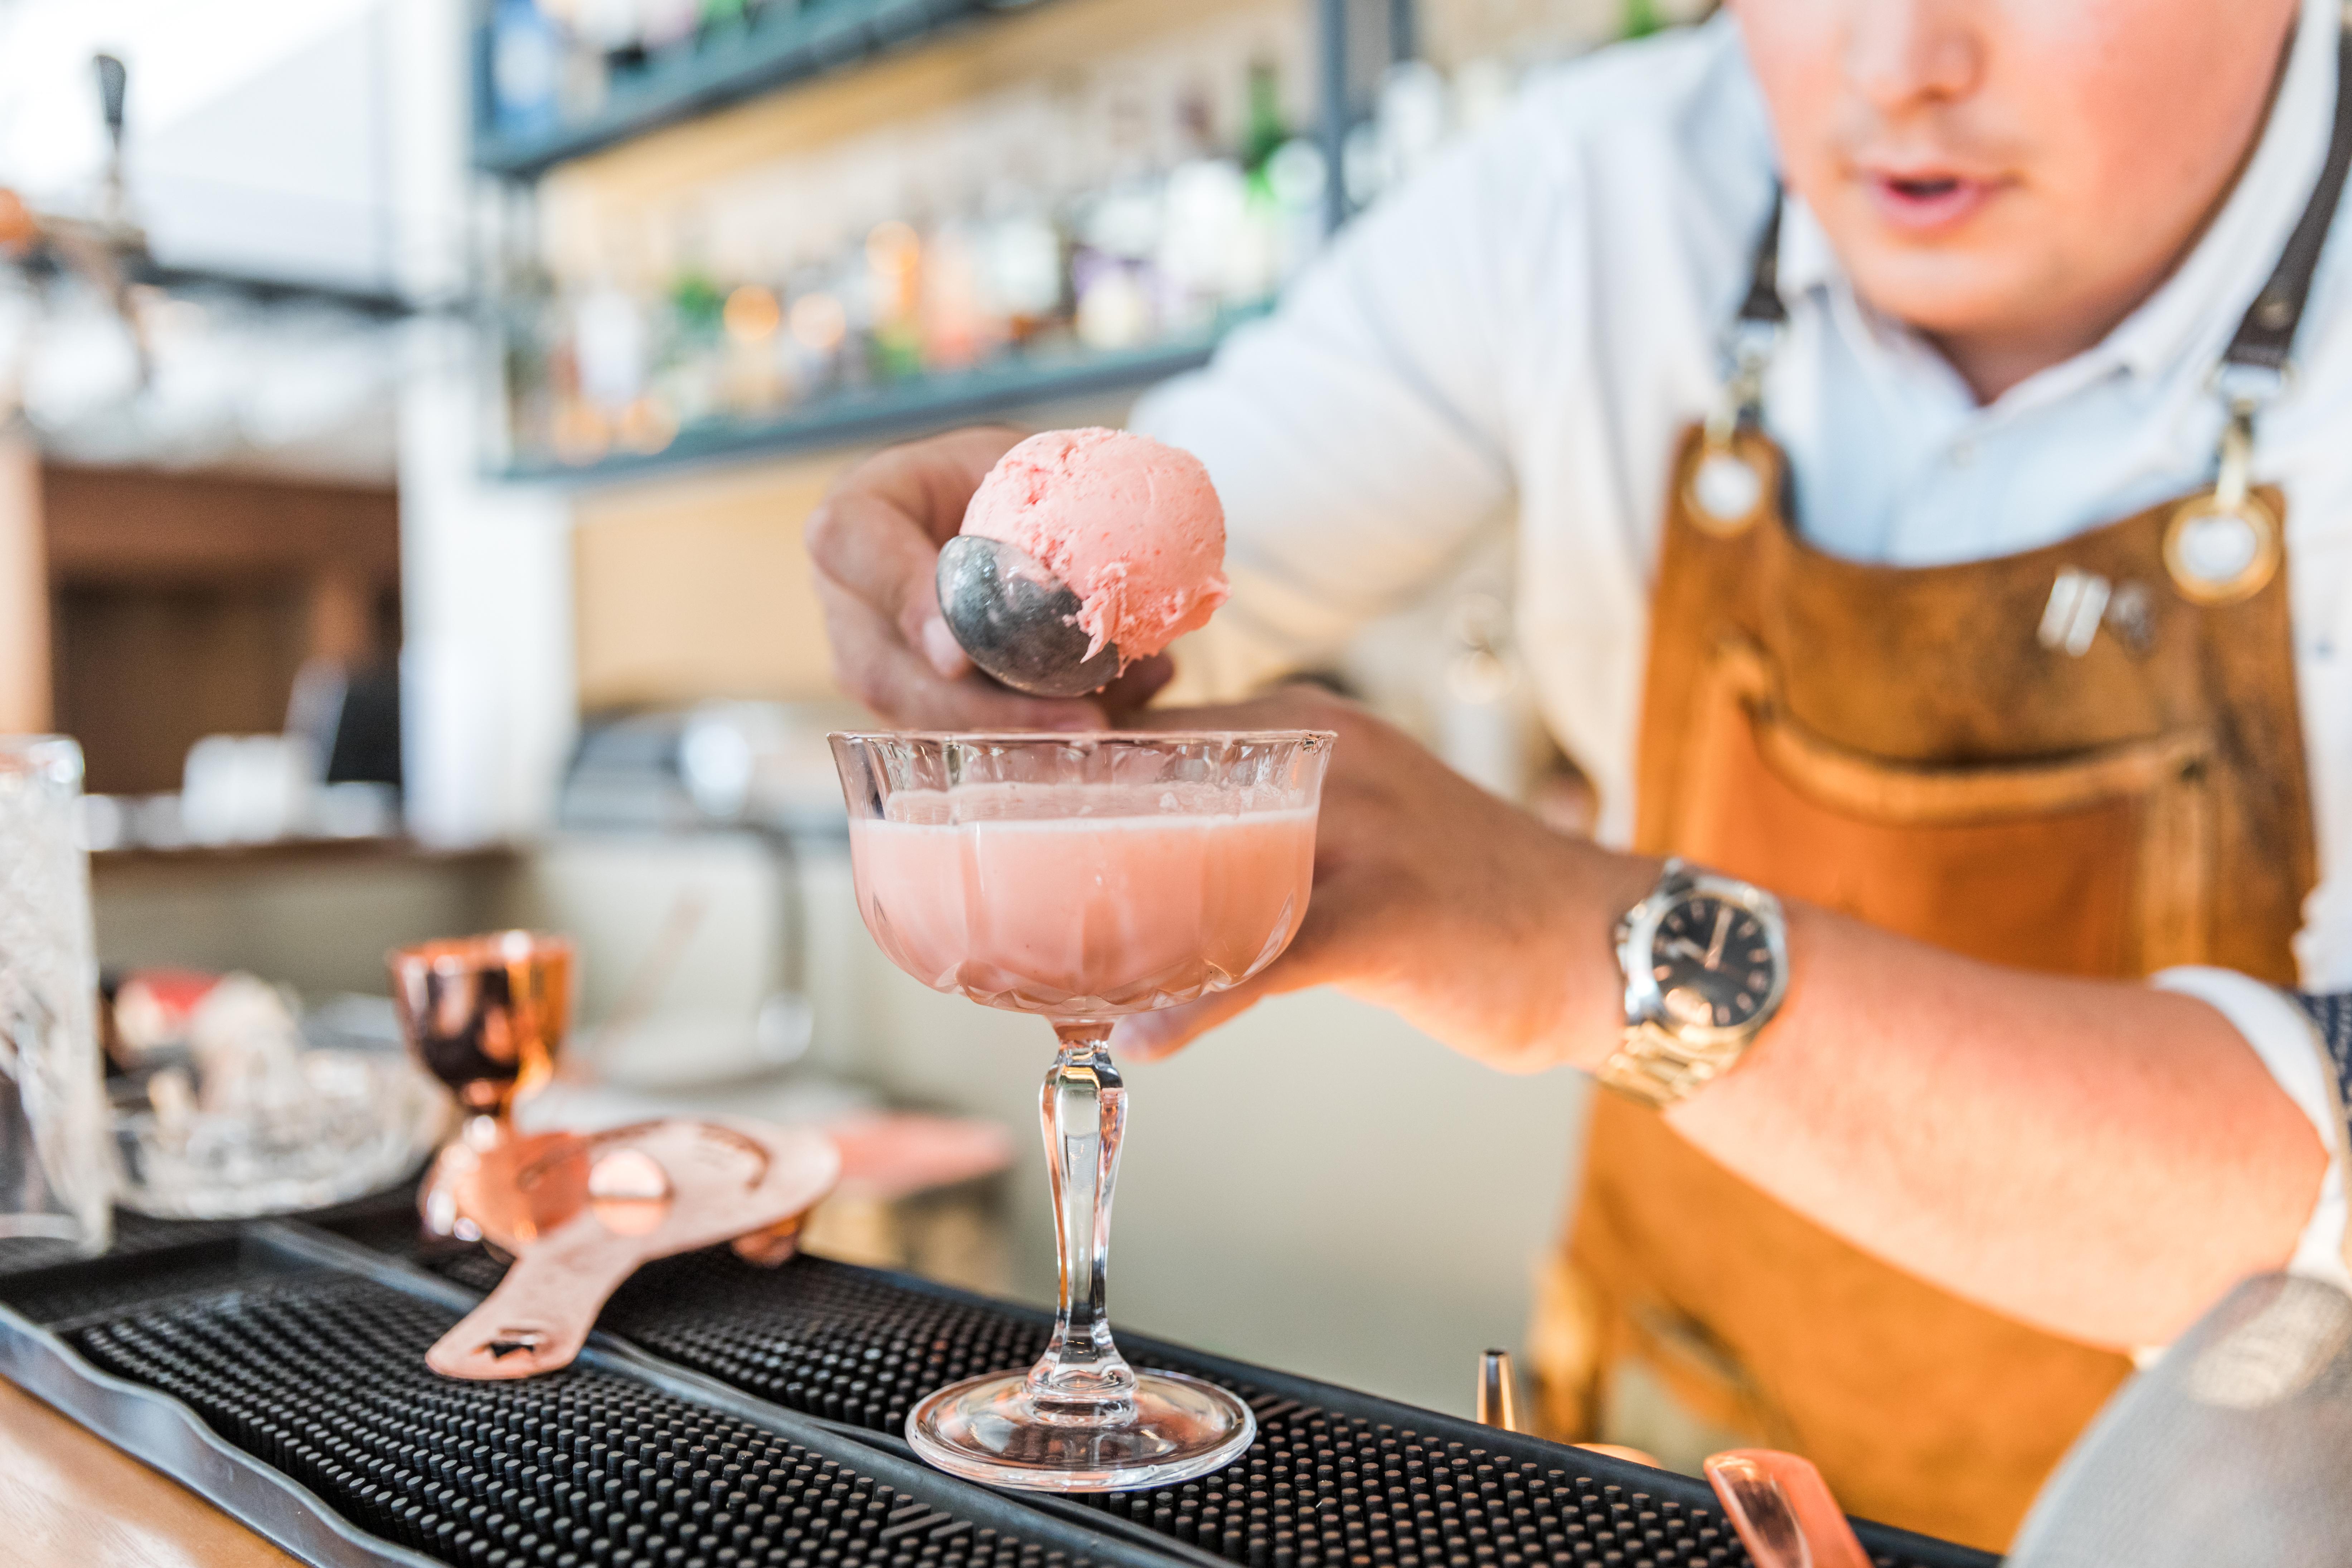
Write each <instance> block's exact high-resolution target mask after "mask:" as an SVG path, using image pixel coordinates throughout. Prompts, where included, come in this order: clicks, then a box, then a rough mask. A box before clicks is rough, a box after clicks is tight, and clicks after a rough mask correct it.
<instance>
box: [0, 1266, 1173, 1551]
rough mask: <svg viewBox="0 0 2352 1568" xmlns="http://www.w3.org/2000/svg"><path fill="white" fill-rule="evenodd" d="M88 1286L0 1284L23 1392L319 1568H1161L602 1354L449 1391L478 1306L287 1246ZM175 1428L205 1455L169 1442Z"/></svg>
mask: <svg viewBox="0 0 2352 1568" xmlns="http://www.w3.org/2000/svg"><path fill="white" fill-rule="evenodd" d="M132 1264H136V1265H137V1267H136V1268H131V1267H128V1266H129V1265H132ZM75 1267H79V1268H81V1269H82V1270H84V1271H85V1272H106V1273H108V1278H107V1279H104V1280H102V1281H100V1282H97V1283H96V1284H95V1285H93V1286H92V1287H91V1288H89V1289H82V1290H81V1291H79V1293H76V1292H74V1291H71V1290H68V1289H65V1288H64V1286H65V1285H66V1283H67V1280H66V1279H64V1278H63V1277H64V1276H66V1275H68V1274H70V1273H71V1272H72V1271H73V1268H63V1269H50V1270H44V1271H41V1274H40V1275H32V1274H24V1275H19V1276H16V1277H14V1278H11V1279H5V1280H4V1281H0V1302H5V1306H6V1308H7V1310H6V1311H5V1313H0V1357H5V1371H6V1372H7V1374H8V1375H9V1376H11V1377H12V1378H15V1379H16V1380H17V1381H19V1382H21V1383H24V1384H26V1386H28V1387H31V1388H33V1389H34V1391H35V1392H36V1393H38V1394H42V1396H43V1397H46V1398H50V1399H51V1400H52V1401H53V1402H54V1403H58V1404H60V1405H62V1406H63V1407H66V1408H68V1410H69V1412H70V1413H72V1414H75V1415H78V1416H79V1417H81V1418H82V1419H84V1420H86V1421H88V1422H89V1424H90V1425H92V1426H96V1427H98V1428H99V1429H100V1430H101V1431H102V1432H104V1433H106V1435H108V1436H110V1437H113V1438H114V1439H115V1440H116V1441H118V1442H121V1443H122V1444H123V1445H124V1446H125V1447H130V1448H131V1450H132V1451H133V1452H135V1453H139V1454H140V1455H141V1456H142V1458H149V1459H150V1460H151V1462H155V1463H158V1464H159V1465H160V1466H161V1467H162V1468H165V1469H166V1470H167V1471H169V1472H170V1473H172V1474H174V1475H176V1476H178V1477H179V1478H180V1479H183V1480H184V1481H187V1482H188V1483H189V1484H190V1485H192V1486H194V1487H195V1488H196V1489H198V1490H200V1491H202V1492H204V1493H205V1495H207V1496H209V1497H212V1498H213V1499H214V1500H215V1501H218V1502H220V1503H222V1504H223V1506H225V1507H226V1508H228V1509H229V1510H230V1511H231V1512H233V1513H236V1514H237V1515H238V1516H239V1517H241V1518H244V1519H246V1520H247V1521H248V1522H251V1523H253V1524H255V1525H256V1527H257V1528H260V1529H262V1530H264V1531H265V1532H266V1533H268V1534H270V1535H271V1536H272V1537H273V1538H274V1539H277V1540H278V1541H279V1542H281V1544H285V1545H287V1546H289V1549H290V1550H294V1551H296V1552H298V1553H299V1554H301V1555H303V1556H305V1557H307V1558H308V1559H309V1560H310V1561H311V1562H314V1563H336V1564H341V1563H397V1564H431V1563H449V1564H459V1565H469V1568H470V1565H475V1564H480V1565H483V1568H524V1565H528V1564H547V1565H551V1568H587V1565H592V1564H599V1565H609V1568H721V1565H738V1564H740V1565H743V1568H1080V1565H1081V1564H1085V1565H1087V1568H1096V1565H1100V1568H1155V1565H1157V1564H1159V1563H1160V1557H1159V1554H1158V1553H1156V1552H1149V1551H1143V1550H1139V1549H1138V1547H1136V1546H1135V1545H1134V1544H1133V1543H1132V1542H1125V1541H1121V1540H1119V1539H1118V1538H1117V1537H1116V1536H1107V1535H1106V1534H1105V1532H1103V1531H1096V1530H1090V1529H1087V1528H1083V1527H1081V1526H1079V1525H1076V1524H1073V1523H1072V1522H1070V1521H1067V1520H1065V1519H1059V1518H1055V1517H1054V1516H1052V1515H1051V1514H1049V1513H1044V1512H1040V1511H1037V1510H1031V1509H1027V1508H1024V1507H1021V1506H1019V1505H1017V1504H1015V1503H1012V1502H1009V1501H1007V1500H1005V1499H1003V1497H1001V1496H999V1495H998V1494H995V1493H992V1492H989V1491H986V1490H984V1489H981V1488H977V1487H972V1486H970V1485H967V1484H966V1483H963V1482H961V1481H958V1480H955V1479H952V1478H950V1477H945V1476H941V1475H940V1474H938V1473H937V1472H935V1471H931V1470H929V1469H927V1468H923V1467H921V1466H919V1465H917V1464H914V1463H913V1462H911V1461H910V1460H908V1459H905V1458H899V1457H898V1456H895V1455H893V1454H890V1453H888V1452H887V1451H882V1450H877V1449H876V1448H874V1447H870V1446H868V1445H865V1444H860V1443H857V1442H855V1441H852V1440H851V1439H849V1438H847V1437H845V1436H843V1435H842V1434H840V1433H839V1432H838V1431H836V1430H835V1429H833V1428H831V1427H829V1426H824V1425H823V1424H821V1423H817V1422H813V1421H809V1420H807V1419H805V1418H803V1417H800V1416H795V1415H790V1414H788V1413H786V1412H783V1411H781V1410H778V1409H776V1408H775V1407H774V1406H772V1405H765V1404H763V1403H761V1402H760V1401H756V1400H751V1399H747V1398H744V1397H742V1396H741V1395H740V1394H734V1393H733V1392H731V1391H730V1390H727V1389H724V1388H721V1387H719V1385H717V1384H706V1383H704V1382H703V1380H699V1379H696V1378H693V1377H692V1376H691V1375H690V1374H683V1373H673V1372H667V1371H665V1370H664V1369H661V1368H658V1367H654V1366H650V1365H647V1364H643V1363H641V1362H640V1360H639V1359H638V1358H635V1357H632V1356H629V1355H626V1354H615V1353H614V1352H609V1351H600V1350H596V1349H592V1350H591V1351H590V1352H588V1353H587V1354H585V1355H583V1357H582V1359H581V1361H580V1362H579V1363H576V1364H575V1365H573V1366H572V1367H571V1368H568V1369H566V1370H565V1371H563V1372H561V1373H554V1374H551V1375H549V1376H545V1377H540V1378H534V1379H530V1380H529V1381H524V1382H512V1383H468V1382H457V1381H452V1380H448V1379H444V1378H441V1377H439V1376H436V1374H434V1373H432V1372H430V1371H429V1370H427V1369H426V1367H425V1362H424V1354H425V1347H426V1346H428V1345H429V1344H431V1343H432V1342H433V1341H434V1340H435V1339H436V1338H438V1337H439V1335H440V1334H441V1333H442V1332H443V1331H445V1330H446V1329H447V1327H448V1326H449V1325H450V1323H452V1322H453V1321H456V1319H457V1316H458V1314H459V1311H460V1310H461V1309H462V1307H463V1306H464V1304H465V1302H466V1297H465V1295H464V1293H463V1292H462V1291H457V1290H453V1289H449V1288H447V1287H446V1286H442V1285H439V1283H438V1282H436V1281H430V1280H425V1281H422V1282H421V1283H420V1282H418V1281H414V1280H408V1279H403V1278H401V1276H400V1271H399V1270H397V1269H396V1268H393V1267H392V1266H389V1265H383V1266H377V1267H376V1268H375V1271H374V1272H373V1273H366V1272H352V1271H351V1266H348V1265H345V1264H343V1263H341V1261H340V1260H339V1259H337V1258H335V1257H333V1256H332V1255H331V1253H322V1251H321V1250H320V1248H318V1247H316V1246H314V1245H313V1246H308V1247H306V1245H305V1244H304V1241H303V1238H302V1237H300V1236H299V1235H296V1234H294V1233H290V1232H281V1233H279V1239H277V1240H273V1237H272V1234H271V1231H270V1228H269V1227H257V1229H256V1230H255V1231H253V1232H251V1233H248V1234H247V1237H244V1238H242V1239H239V1238H221V1237H211V1236H204V1237H197V1238H194V1239H192V1240H189V1241H187V1242H185V1243H183V1244H179V1245H176V1246H171V1247H156V1248H152V1249H150V1250H148V1251H146V1252H145V1253H143V1254H142V1255H140V1256H139V1257H138V1258H134V1259H115V1260H100V1263H99V1265H97V1266H91V1265H81V1266H75ZM361 1267H368V1266H366V1265H362V1266H361ZM436 1295H437V1297H438V1298H439V1299H436ZM158 1395H160V1396H163V1397H162V1398H158V1397H157V1396H158ZM189 1413H193V1415H194V1423H186V1422H185V1421H184V1417H185V1416H186V1415H188V1414H189ZM173 1417H180V1418H182V1420H183V1423H184V1424H185V1425H188V1426H191V1427H192V1428H193V1427H194V1425H195V1424H197V1423H200V1424H201V1426H202V1428H203V1433H202V1434H199V1435H200V1436H204V1435H208V1436H209V1437H210V1438H211V1439H212V1441H210V1442H209V1443H208V1444H202V1445H197V1444H192V1443H189V1442H187V1441H184V1440H178V1439H175V1438H174V1436H173V1434H172V1433H170V1432H168V1431H166V1430H165V1428H167V1427H168V1426H170V1425H171V1419H172V1418H173ZM251 1461H258V1464H254V1463H251ZM306 1508H307V1509H308V1510H310V1512H313V1513H318V1514H322V1515H325V1516H328V1517H327V1518H326V1519H325V1520H324V1521H323V1523H322V1521H321V1520H320V1519H314V1518H304V1517H300V1516H301V1515H303V1514H304V1512H305V1510H306Z"/></svg>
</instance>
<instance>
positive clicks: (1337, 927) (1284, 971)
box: [1110, 889, 1354, 1062]
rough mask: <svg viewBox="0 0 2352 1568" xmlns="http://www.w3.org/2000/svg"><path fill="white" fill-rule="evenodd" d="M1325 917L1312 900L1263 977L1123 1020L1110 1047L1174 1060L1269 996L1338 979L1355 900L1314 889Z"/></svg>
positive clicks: (1132, 1054) (1145, 1059)
mask: <svg viewBox="0 0 2352 1568" xmlns="http://www.w3.org/2000/svg"><path fill="white" fill-rule="evenodd" d="M1317 898H1318V899H1320V900H1321V907H1322V909H1323V910H1324V915H1323V918H1322V919H1320V920H1318V919H1317V918H1316V912H1315V911H1316V909H1317V903H1316V901H1315V900H1309V901H1308V903H1307V917H1306V919H1304V920H1302V921H1299V924H1298V934H1297V936H1294V937H1292V938H1291V939H1290V945H1289V946H1288V947H1286V948H1285V949H1283V951H1282V956H1281V957H1279V958H1277V959H1276V960H1275V961H1274V962H1273V963H1269V964H1267V965H1266V966H1265V970H1264V971H1262V972H1261V973H1257V974H1255V975H1253V976H1252V977H1251V978H1249V979H1247V980H1244V981H1243V982H1242V983H1241V984H1239V985H1236V986H1234V987H1233V988H1232V989H1231V990H1229V991H1219V992H1215V993H1213V994H1210V995H1207V996H1203V997H1202V998H1201V999H1200V1000H1199V1001H1197V1002H1187V1003H1185V1004H1184V1005H1182V1006H1181V1007H1161V1008H1158V1009H1156V1010H1154V1011H1152V1012H1150V1013H1136V1014H1131V1015H1129V1016H1127V1017H1124V1018H1121V1019H1120V1020H1119V1021H1118V1026H1116V1027H1115V1028H1114V1029H1113V1030H1112V1031H1111V1037H1110V1045H1111V1049H1112V1050H1113V1051H1114V1052H1117V1053H1118V1054H1120V1055H1123V1056H1126V1057H1129V1058H1131V1059H1133V1060H1136V1061H1141V1062H1156V1061H1160V1060H1163V1059H1165V1058H1169V1057H1172V1056H1174V1055H1175V1054H1176V1053H1177V1052H1178V1051H1181V1050H1182V1049H1183V1048H1184V1047H1186V1046H1189V1045H1191V1044H1192V1042H1193V1041H1194V1040H1197V1039H1199V1038H1200V1037H1202V1035H1205V1034H1207V1033H1208V1032H1209V1031H1210V1030H1211V1029H1213V1028H1215V1027H1216V1026H1218V1025H1220V1024H1223V1023H1224V1022H1226V1021H1227V1020H1228V1019H1231V1018H1233V1017H1235V1016H1239V1015H1240V1014H1243V1013H1245V1012H1247V1011H1248V1010H1249V1009H1250V1008H1252V1007H1255V1006H1256V1005H1258V1003H1259V1002H1261V1001H1263V1000H1264V999H1265V998H1266V997H1268V996H1279V995H1282V994H1284V993H1286V992H1290V991H1304V990H1306V989H1307V987H1308V986H1310V985H1321V984H1327V983H1328V982H1329V981H1332V980H1335V979H1338V978H1339V973H1340V969H1339V958H1340V948H1339V943H1340V942H1342V941H1343V940H1344V938H1345V934H1346V927H1347V919H1346V911H1347V910H1349V909H1350V908H1352V907H1353V902H1354V900H1351V899H1350V898H1349V895H1348V892H1347V890H1346V889H1340V890H1339V891H1338V892H1336V893H1333V894H1331V895H1330V896H1328V897H1327V896H1325V890H1324V889H1318V890H1317Z"/></svg>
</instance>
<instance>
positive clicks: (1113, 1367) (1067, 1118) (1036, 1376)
mask: <svg viewBox="0 0 2352 1568" xmlns="http://www.w3.org/2000/svg"><path fill="white" fill-rule="evenodd" d="M1054 1032H1055V1034H1056V1035H1058V1036H1060V1037H1061V1042H1062V1048H1061V1052H1060V1054H1059V1055H1058V1056H1056V1057H1055V1058H1054V1066H1053V1069H1052V1070H1051V1071H1049V1072H1048V1073H1046V1075H1045V1093H1044V1095H1043V1097H1042V1099H1041V1100H1040V1109H1041V1110H1042V1111H1043V1119H1044V1121H1045V1162H1046V1164H1047V1166H1048V1168H1049V1170H1050V1172H1051V1174H1052V1176H1053V1181H1054V1250H1055V1255H1056V1257H1057V1258H1058V1259H1059V1261H1060V1263H1061V1275H1062V1279H1061V1302H1060V1307H1059V1310H1058V1311H1057V1312H1056V1313H1055V1319H1054V1340H1053V1343H1051V1344H1050V1345H1048V1346H1047V1347H1046V1349H1045V1358H1044V1359H1043V1360H1041V1361H1039V1362H1038V1363H1037V1364H1036V1365H1035V1366H1034V1367H1031V1368H1030V1369H1029V1394H1030V1396H1031V1398H1033V1399H1034V1400H1035V1401H1037V1402H1038V1403H1039V1404H1040V1405H1044V1406H1046V1407H1047V1408H1048V1409H1049V1410H1050V1409H1051V1408H1052V1407H1054V1406H1064V1407H1066V1408H1067V1413H1068V1414H1069V1415H1072V1416H1073V1417H1078V1418H1083V1419H1087V1420H1096V1421H1099V1420H1101V1419H1102V1418H1103V1416H1104V1415H1105V1414H1106V1412H1105V1409H1104V1407H1105V1406H1106V1405H1126V1404H1127V1403H1128V1402H1129V1394H1132V1393H1133V1391H1134V1388H1135V1373H1133V1372H1131V1371H1129V1368H1128V1364H1127V1361H1126V1359H1125V1358H1124V1357H1122V1356H1121V1355H1120V1354H1119V1353H1118V1346H1117V1345H1115V1344H1113V1343H1111V1338H1110V1318H1109V1316H1108V1312H1107V1311H1106V1310H1105V1307H1104V1296H1105V1292H1106V1290H1107V1289H1108V1262H1109V1255H1110V1200H1111V1184H1112V1183H1113V1182H1114V1181H1115V1180H1116V1179H1117V1177H1118V1146H1119V1141H1120V1138H1121V1136H1122V1135H1123V1134H1124V1133H1125V1131H1126V1130H1127V1090H1126V1089H1124V1088H1123V1087H1122V1086H1121V1085H1120V1083H1119V1079H1118V1068H1116V1067H1114V1066H1112V1065H1111V1059H1110V1025H1109V1024H1108V1023H1107V1022H1104V1023H1075V1024H1066V1023H1059V1022H1057V1023H1055V1026H1054Z"/></svg>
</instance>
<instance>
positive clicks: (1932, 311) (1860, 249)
mask: <svg viewBox="0 0 2352 1568" xmlns="http://www.w3.org/2000/svg"><path fill="white" fill-rule="evenodd" d="M1841 256H1842V258H1843V261H1844V263H1845V268H1846V276H1847V277H1849V278H1850V279H1853V290H1854V292H1855V294H1857V295H1859V296H1860V297H1861V299H1862V300H1863V302H1864V303H1865V304H1867V305H1869V306H1870V308H1871V309H1872V310H1876V311H1877V312H1878V313H1880V314H1881V315H1884V316H1889V317H1892V318H1893V319H1895V321H1901V322H1903V323H1904V324H1905V325H1906V326H1909V327H1912V328H1915V329H1916V330H1917V331H1923V332H1926V333H1927V334H1929V335H1930V336H1937V337H1941V336H1947V335H1950V334H1955V333H1974V332H1983V331H2000V330H2001V329H2002V328H2003V327H2005V326H2007V325H2010V324H2011V323H2016V322H2021V321H2031V320H2033V319H2035V318H2037V317H2040V316H2042V315H2044V314H2046V313H2047V312H2048V310H2049V305H2050V301H2049V298H2048V293H2047V290H2046V289H2038V288H2036V287H2035V286H2034V285H2033V284H2032V282H2031V281H2030V279H2033V278H2035V277H2037V276H2038V277H2043V278H2046V277H2048V275H2049V273H2048V269H2047V268H2039V267H2036V266H2035V265H2033V262H2034V260H2035V259H2036V258H2029V257H2021V256H2019V255H2018V254H2016V253H2015V251H2014V250H2013V249H2011V248H2009V247H2000V246H1993V245H1982V246H1969V245H1958V244H1944V245H1938V246H1934V247H1926V246H1918V245H1911V244H1902V245H1896V244H1864V245H1860V246H1856V247H1853V248H1852V249H1846V248H1844V247H1841Z"/></svg>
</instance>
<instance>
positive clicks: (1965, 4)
mask: <svg viewBox="0 0 2352 1568" xmlns="http://www.w3.org/2000/svg"><path fill="white" fill-rule="evenodd" d="M1983 9H1984V5H1983V3H1982V0H1853V4H1852V5H1851V6H1850V13H1851V15H1852V16H1853V30H1852V31H1851V32H1850V33H1849V34H1848V35H1847V42H1846V78H1847V79H1848V80H1849V81H1851V82H1852V83H1853V87H1854V89H1855V90H1856V91H1857V92H1859V93H1860V94H1861V95H1862V96H1863V97H1864V99H1865V100H1868V102H1869V103H1870V105H1871V106H1872V107H1873V108H1874V109H1876V110H1878V111H1879V112H1881V113H1883V114H1892V113H1896V112H1899V111H1901V110H1904V109H1906V108H1909V107H1913V106H1916V105H1917V104H1920V103H1923V102H1932V101H1937V100H1953V99H1958V98H1965V97H1967V96H1968V95H1969V93H1970V92H1971V91H1973V90H1974V89H1976V86H1977V84H1978V80H1979V77H1980V76H1981V75H1982V73H1983V69H1984V53H1985V49H1984V37H1983V26H1982V18H1981V16H1979V13H1980V12H1981V11H1982V10H1983Z"/></svg>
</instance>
